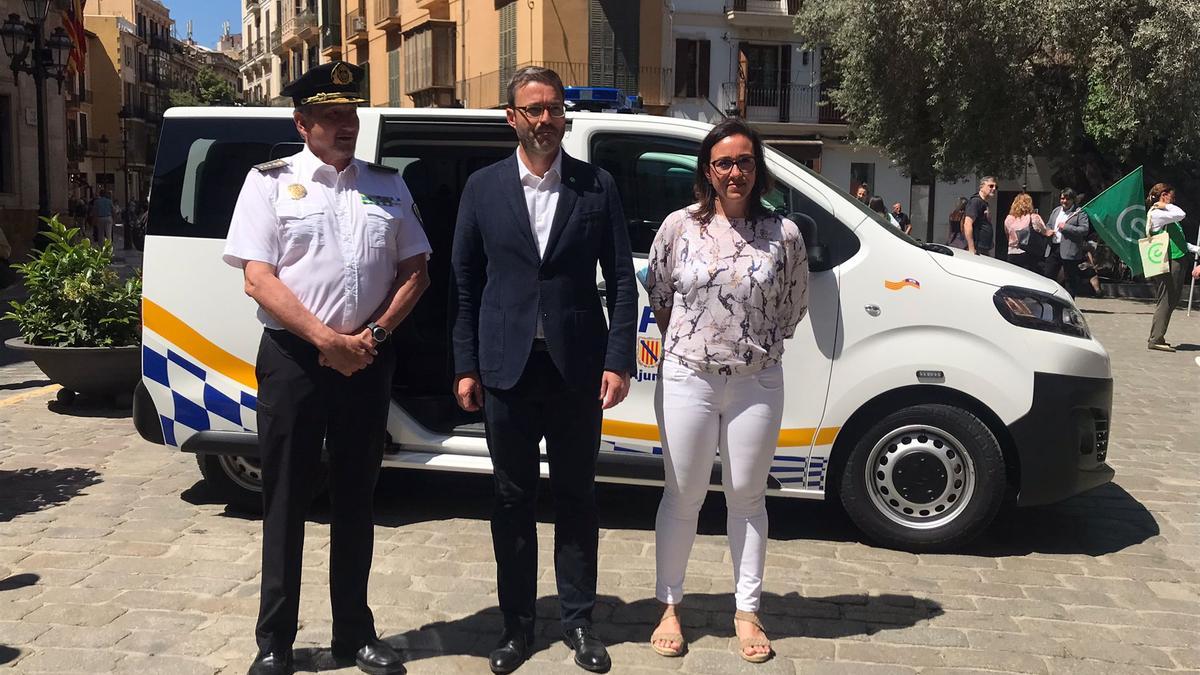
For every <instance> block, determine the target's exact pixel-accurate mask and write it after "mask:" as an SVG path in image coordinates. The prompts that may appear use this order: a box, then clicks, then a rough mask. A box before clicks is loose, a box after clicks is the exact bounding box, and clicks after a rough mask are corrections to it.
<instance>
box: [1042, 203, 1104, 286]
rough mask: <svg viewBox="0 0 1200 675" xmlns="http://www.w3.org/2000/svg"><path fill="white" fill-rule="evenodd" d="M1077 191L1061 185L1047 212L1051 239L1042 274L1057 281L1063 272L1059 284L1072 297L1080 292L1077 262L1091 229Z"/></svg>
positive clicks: (1082, 255)
mask: <svg viewBox="0 0 1200 675" xmlns="http://www.w3.org/2000/svg"><path fill="white" fill-rule="evenodd" d="M1078 202H1079V195H1077V194H1076V193H1075V191H1074V190H1072V189H1071V188H1066V189H1064V190H1063V191H1062V192H1061V193H1059V196H1058V206H1056V207H1055V208H1054V210H1053V211H1051V212H1050V219H1049V220H1048V221H1046V227H1047V228H1048V229H1049V231H1050V242H1049V245H1048V246H1047V249H1046V259H1045V262H1044V263H1043V264H1042V274H1044V275H1046V277H1047V278H1049V279H1051V280H1052V281H1058V275H1059V272H1060V271H1061V272H1062V277H1063V281H1062V285H1063V288H1066V289H1067V292H1068V293H1070V294H1071V297H1075V296H1076V295H1077V294H1078V293H1079V281H1080V277H1079V271H1080V270H1079V264H1080V263H1081V262H1083V260H1084V243H1085V242H1086V241H1087V236H1088V233H1089V232H1090V231H1091V229H1092V224H1091V221H1089V220H1088V215H1087V213H1085V212H1084V210H1083V209H1081V208H1079V206H1078Z"/></svg>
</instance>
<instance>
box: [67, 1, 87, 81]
mask: <svg viewBox="0 0 1200 675" xmlns="http://www.w3.org/2000/svg"><path fill="white" fill-rule="evenodd" d="M86 3H87V0H71V2H70V4H69V5H67V8H66V9H65V10H63V16H62V22H63V29H64V30H66V31H67V35H68V36H69V37H70V38H71V59H70V61H68V62H67V72H68V73H72V74H77V75H83V71H84V70H86V69H87V33H85V32H84V29H83V6H84V5H85V4H86Z"/></svg>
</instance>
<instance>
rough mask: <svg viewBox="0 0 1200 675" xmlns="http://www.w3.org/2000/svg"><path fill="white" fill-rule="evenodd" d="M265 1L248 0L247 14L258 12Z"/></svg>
mask: <svg viewBox="0 0 1200 675" xmlns="http://www.w3.org/2000/svg"><path fill="white" fill-rule="evenodd" d="M264 1H265V0H246V14H249V13H251V12H257V11H258V9H259V7H260V6H261V4H262V2H264Z"/></svg>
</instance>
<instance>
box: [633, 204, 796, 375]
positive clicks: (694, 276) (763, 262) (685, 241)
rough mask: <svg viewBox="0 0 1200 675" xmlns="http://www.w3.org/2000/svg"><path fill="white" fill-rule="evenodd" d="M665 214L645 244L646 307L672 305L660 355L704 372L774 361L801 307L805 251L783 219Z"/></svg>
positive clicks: (751, 368) (688, 211)
mask: <svg viewBox="0 0 1200 675" xmlns="http://www.w3.org/2000/svg"><path fill="white" fill-rule="evenodd" d="M695 209H696V206H695V205H693V206H690V207H688V208H685V209H680V210H679V211H676V212H674V213H672V214H671V215H669V216H667V218H666V220H664V221H663V224H662V227H660V228H659V230H658V233H657V235H655V237H654V244H653V245H652V246H651V248H650V268H649V270H648V271H647V275H646V290H647V291H648V292H649V294H650V307H651V309H653V310H656V311H660V310H664V309H670V310H671V321H670V324H669V325H668V326H667V334H666V335H665V336H664V337H663V351H664V353H665V358H670V359H671V360H673V361H675V362H677V363H680V364H682V365H684V366H687V367H689V368H692V369H693V370H699V371H703V372H709V373H715V374H721V375H734V374H739V375H740V374H746V373H754V372H758V371H759V370H762V369H764V368H767V367H770V366H773V365H775V364H778V363H779V362H780V360H781V359H782V357H783V341H784V340H786V339H787V338H790V337H792V334H793V333H794V332H795V330H796V326H797V324H799V323H800V320H801V319H803V318H804V315H805V313H806V312H807V311H808V253H807V252H806V251H805V250H804V240H803V238H802V237H801V236H800V230H799V229H798V228H797V227H796V224H795V223H793V222H792V221H790V220H787V219H784V218H779V217H778V216H769V217H767V218H760V219H757V220H755V221H750V220H746V219H742V218H735V219H733V220H727V219H725V218H724V217H722V216H719V215H714V216H713V218H712V221H710V222H709V223H708V224H701V223H700V222H698V221H697V220H696V219H695V218H694V217H693V215H692V214H693V213H694V211H695Z"/></svg>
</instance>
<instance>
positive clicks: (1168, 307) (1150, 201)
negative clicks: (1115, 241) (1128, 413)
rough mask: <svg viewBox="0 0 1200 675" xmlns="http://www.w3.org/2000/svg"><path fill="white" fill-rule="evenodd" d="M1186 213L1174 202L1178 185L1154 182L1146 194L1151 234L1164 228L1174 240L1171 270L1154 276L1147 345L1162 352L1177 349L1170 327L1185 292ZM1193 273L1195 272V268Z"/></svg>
mask: <svg viewBox="0 0 1200 675" xmlns="http://www.w3.org/2000/svg"><path fill="white" fill-rule="evenodd" d="M1186 216H1187V214H1186V213H1184V212H1183V209H1181V208H1179V207H1178V206H1176V205H1175V188H1174V187H1172V186H1171V185H1170V184H1168V183H1155V184H1154V186H1153V187H1151V188H1150V193H1149V194H1148V195H1146V220H1147V225H1148V229H1149V234H1158V233H1159V232H1163V231H1164V230H1165V231H1166V232H1167V235H1168V236H1169V237H1170V239H1171V244H1170V257H1171V262H1170V269H1168V270H1167V273H1166V274H1160V275H1158V276H1155V277H1151V279H1150V280H1151V281H1152V282H1153V283H1154V297H1155V300H1156V301H1157V304H1156V306H1155V308H1154V320H1153V321H1152V322H1151V323H1150V339H1149V340H1148V341H1147V343H1146V346H1147V347H1148V348H1150V349H1153V350H1156V351H1160V352H1173V351H1175V348H1174V347H1172V346H1171V344H1170V343H1168V342H1167V327H1168V326H1170V325H1171V314H1173V313H1174V312H1175V305H1177V304H1179V296H1180V294H1181V293H1182V291H1183V257H1184V256H1185V255H1187V252H1188V243H1187V239H1186V238H1184V236H1183V230H1182V229H1180V227H1179V221H1181V220H1183V219H1184V218H1185V217H1186ZM1193 276H1195V272H1194V271H1193Z"/></svg>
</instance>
